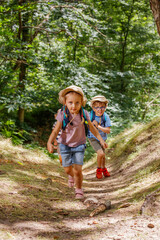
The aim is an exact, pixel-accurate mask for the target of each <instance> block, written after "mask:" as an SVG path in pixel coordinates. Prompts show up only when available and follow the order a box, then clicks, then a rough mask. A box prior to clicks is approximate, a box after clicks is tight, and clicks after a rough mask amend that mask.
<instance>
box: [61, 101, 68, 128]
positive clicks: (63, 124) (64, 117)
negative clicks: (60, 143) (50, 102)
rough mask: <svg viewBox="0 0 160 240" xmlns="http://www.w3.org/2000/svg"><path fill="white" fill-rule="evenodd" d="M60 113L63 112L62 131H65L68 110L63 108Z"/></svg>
mask: <svg viewBox="0 0 160 240" xmlns="http://www.w3.org/2000/svg"><path fill="white" fill-rule="evenodd" d="M61 111H63V121H62V129H63V130H65V129H66V126H67V124H68V123H69V110H68V108H67V107H66V106H63V107H62V109H61Z"/></svg>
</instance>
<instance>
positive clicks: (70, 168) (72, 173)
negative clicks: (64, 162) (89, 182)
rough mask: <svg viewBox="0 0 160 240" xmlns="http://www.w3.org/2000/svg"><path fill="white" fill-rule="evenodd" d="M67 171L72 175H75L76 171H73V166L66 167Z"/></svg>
mask: <svg viewBox="0 0 160 240" xmlns="http://www.w3.org/2000/svg"><path fill="white" fill-rule="evenodd" d="M64 170H65V172H66V173H67V174H68V175H70V176H71V177H74V172H73V167H72V166H69V167H64Z"/></svg>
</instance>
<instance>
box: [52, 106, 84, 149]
mask: <svg viewBox="0 0 160 240" xmlns="http://www.w3.org/2000/svg"><path fill="white" fill-rule="evenodd" d="M84 111H85V115H86V118H87V121H88V120H89V113H88V112H87V111H86V110H84ZM73 118H74V119H73ZM56 119H57V120H58V121H59V122H61V123H62V121H63V111H59V113H58V114H57V118H56ZM72 119H73V121H72V123H73V125H71V124H70V123H68V124H67V126H66V129H65V130H62V133H61V135H60V137H59V139H58V142H59V143H62V144H64V145H67V146H69V147H77V146H79V145H81V144H85V143H86V135H85V127H84V123H82V120H81V117H80V114H79V113H78V114H77V115H76V116H75V115H74V114H71V113H70V114H69V121H71V120H72Z"/></svg>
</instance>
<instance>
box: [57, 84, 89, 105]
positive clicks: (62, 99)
mask: <svg viewBox="0 0 160 240" xmlns="http://www.w3.org/2000/svg"><path fill="white" fill-rule="evenodd" d="M69 92H76V93H78V94H80V95H81V96H82V106H83V107H84V106H85V105H86V102H87V98H86V97H85V96H84V93H83V90H82V89H81V88H80V87H77V86H75V85H72V86H69V87H67V88H65V89H63V90H61V91H60V92H59V102H60V103H61V104H63V105H64V104H65V96H66V94H67V93H69Z"/></svg>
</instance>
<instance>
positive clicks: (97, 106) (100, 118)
mask: <svg viewBox="0 0 160 240" xmlns="http://www.w3.org/2000/svg"><path fill="white" fill-rule="evenodd" d="M107 105H108V100H107V99H106V98H105V97H104V96H102V95H98V96H95V97H93V98H92V99H91V107H92V111H91V113H90V120H91V122H92V123H93V125H94V126H95V127H96V128H97V129H98V131H99V133H100V135H101V137H102V138H103V140H104V141H106V139H107V134H109V133H110V127H111V121H110V118H109V116H108V114H107V113H105V110H106V108H107ZM88 138H89V142H90V144H91V146H92V147H93V149H94V150H95V151H96V152H97V170H96V177H97V178H98V179H101V178H102V177H103V176H104V177H110V173H109V172H108V170H107V168H106V167H105V149H104V147H103V146H102V145H101V143H100V141H99V140H98V139H97V138H96V137H95V136H94V135H93V134H92V133H91V132H90V131H89V134H88Z"/></svg>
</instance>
